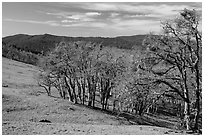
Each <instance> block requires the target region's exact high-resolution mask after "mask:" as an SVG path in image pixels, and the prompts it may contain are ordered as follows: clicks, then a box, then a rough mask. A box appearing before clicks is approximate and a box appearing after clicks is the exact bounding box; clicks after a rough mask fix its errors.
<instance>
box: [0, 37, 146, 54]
mask: <svg viewBox="0 0 204 137" xmlns="http://www.w3.org/2000/svg"><path fill="white" fill-rule="evenodd" d="M144 37H145V35H135V36H120V37H115V38H104V37H65V36H55V35H50V34H44V35H24V34H18V35H14V36H8V37H4V38H2V43H3V44H4V45H13V46H14V47H16V48H19V49H21V50H25V51H29V52H33V53H42V52H47V51H49V50H50V49H53V48H54V47H55V46H56V44H58V43H59V42H61V41H66V42H73V41H89V42H93V43H100V44H102V46H109V47H117V48H122V49H132V47H136V49H138V50H142V49H143V47H142V40H143V39H144Z"/></svg>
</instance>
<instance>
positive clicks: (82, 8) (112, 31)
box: [2, 2, 202, 37]
mask: <svg viewBox="0 0 204 137" xmlns="http://www.w3.org/2000/svg"><path fill="white" fill-rule="evenodd" d="M184 8H188V9H196V10H199V11H202V3H201V2H194V3H192V2H191V3H189V2H180V3H178V2H174V3H173V2H168V3H167V2H163V3H162V2H106V3H102V2H61V3H56V2H44V3H42V2H27V3H26V2H24V3H23V2H3V4H2V36H3V37H5V36H9V35H15V34H30V35H38V34H45V33H48V34H53V35H60V36H73V37H78V36H82V37H87V36H94V37H98V36H102V37H115V36H122V35H126V36H128V35H138V34H147V33H149V32H155V33H157V32H160V31H161V25H160V24H161V21H164V20H166V19H171V18H175V17H177V16H178V15H179V12H180V11H181V10H183V9H184Z"/></svg>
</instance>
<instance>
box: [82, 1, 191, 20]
mask: <svg viewBox="0 0 204 137" xmlns="http://www.w3.org/2000/svg"><path fill="white" fill-rule="evenodd" d="M79 6H80V7H81V8H82V9H88V10H96V11H115V12H120V13H121V12H125V13H135V14H137V15H141V16H142V15H148V14H150V15H152V16H158V17H163V16H166V15H168V16H172V15H176V14H177V13H178V11H181V10H183V9H184V8H189V9H191V8H192V6H191V5H188V3H185V2H184V3H183V4H179V5H176V4H175V5H172V4H168V2H167V3H159V4H155V3H154V4H152V5H151V4H145V3H143V4H139V3H128V2H127V3H91V4H90V3H84V4H80V5H79Z"/></svg>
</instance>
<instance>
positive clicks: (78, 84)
mask: <svg viewBox="0 0 204 137" xmlns="http://www.w3.org/2000/svg"><path fill="white" fill-rule="evenodd" d="M77 87H78V96H79V100H80V102H81V103H82V99H81V84H80V82H79V80H77Z"/></svg>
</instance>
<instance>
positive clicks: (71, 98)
mask: <svg viewBox="0 0 204 137" xmlns="http://www.w3.org/2000/svg"><path fill="white" fill-rule="evenodd" d="M64 81H65V84H66V87H67V91H68V93H69V98H70V101H71V102H74V101H73V96H72V93H71V89H70V87H69V84H68V82H67V79H66V77H64Z"/></svg>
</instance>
